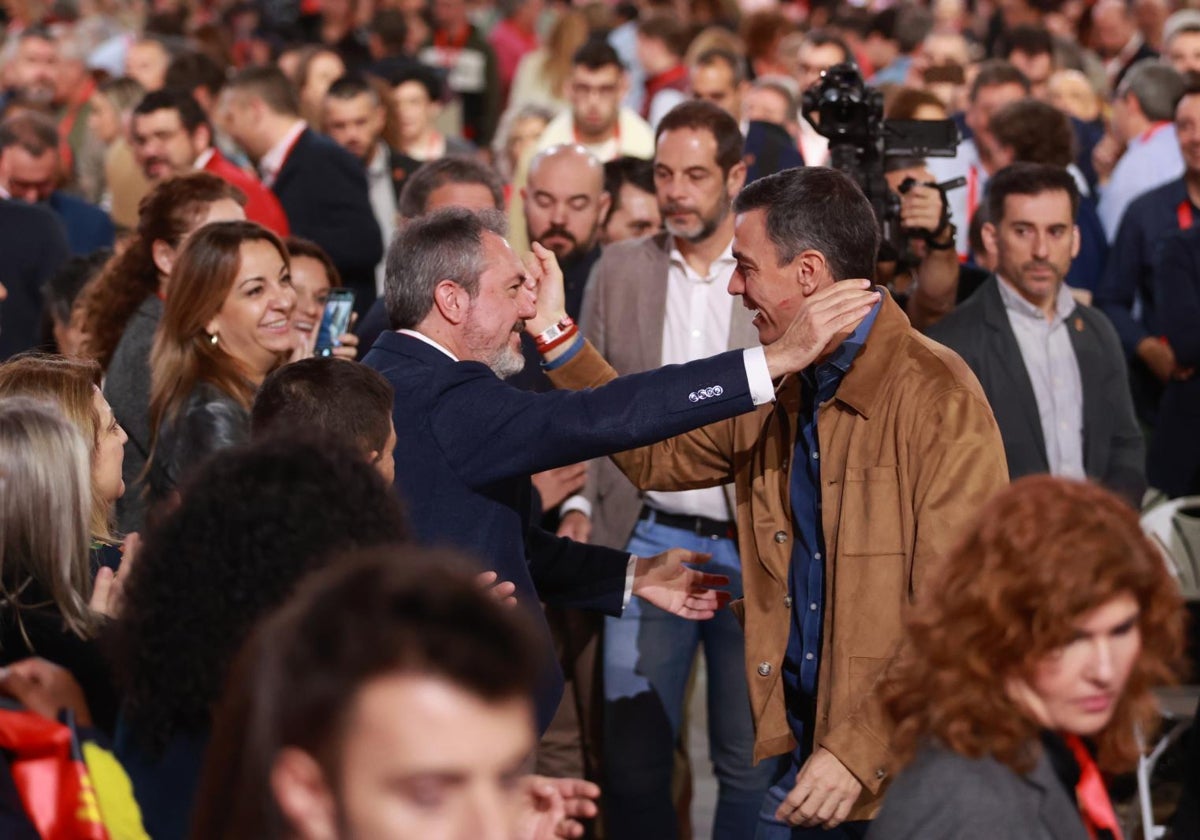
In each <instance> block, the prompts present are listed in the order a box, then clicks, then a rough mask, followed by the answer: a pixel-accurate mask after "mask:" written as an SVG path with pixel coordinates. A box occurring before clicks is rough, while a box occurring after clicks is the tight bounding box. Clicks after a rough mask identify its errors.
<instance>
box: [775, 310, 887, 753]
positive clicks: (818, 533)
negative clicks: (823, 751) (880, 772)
mask: <svg viewBox="0 0 1200 840" xmlns="http://www.w3.org/2000/svg"><path fill="white" fill-rule="evenodd" d="M878 314H879V304H878V303H877V304H875V308H874V309H872V310H871V312H870V314H868V315H867V317H866V318H864V319H863V321H862V323H860V324H859V325H858V327H857V328H856V329H855V330H854V332H853V333H851V334H850V336H849V337H848V338H847V339H846V340H845V341H843V342H842V344H841V346H839V347H838V348H837V349H836V350H835V351H834V352H833V355H831V356H830V357H829V358H828V359H827V360H825V361H824V362H822V363H821V364H819V365H816V366H815V367H810V368H808V369H807V370H805V371H804V372H803V373H802V374H801V377H802V378H803V380H804V382H803V388H801V402H800V417H799V421H798V422H799V427H798V429H797V432H796V451H795V454H794V456H793V458H792V475H791V507H792V524H793V533H794V534H795V539H794V540H793V542H792V563H791V567H790V571H789V574H788V594H789V597H790V598H791V604H792V627H791V632H790V633H789V635H788V645H787V653H786V655H785V656H784V660H783V687H784V699H785V701H786V705H787V717H788V724H789V725H790V726H791V728H792V734H793V735H795V737H796V743H797V745H798V746H797V758H803V757H804V756H805V755H806V754H807V753H808V752H810V751H811V749H812V744H811V739H812V719H813V701H814V700H815V698H816V696H817V670H818V668H819V666H820V664H821V628H822V625H823V623H824V617H825V535H824V532H823V531H822V528H821V458H820V456H821V451H820V441H819V440H818V439H817V409H818V408H819V407H820V406H821V404H822V403H825V402H828V401H829V400H831V399H833V395H834V394H836V393H837V389H838V386H839V385H840V384H841V383H842V377H843V376H845V375H846V371H848V370H850V365H851V364H853V363H854V359H855V357H856V356H858V351H859V350H861V349H862V346H863V344H864V343H865V342H866V340H867V336H868V335H869V334H870V332H871V327H872V326H873V325H874V324H875V316H876V315H878Z"/></svg>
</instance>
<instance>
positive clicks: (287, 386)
mask: <svg viewBox="0 0 1200 840" xmlns="http://www.w3.org/2000/svg"><path fill="white" fill-rule="evenodd" d="M392 396H393V395H392V386H391V385H389V384H388V382H387V380H386V379H384V378H383V376H382V375H380V374H379V373H378V372H377V371H375V370H372V369H371V368H369V367H367V366H366V365H363V364H359V363H358V362H352V361H349V360H348V359H336V358H319V357H314V358H311V359H303V360H301V361H298V362H292V363H291V364H289V365H284V366H283V367H281V368H278V369H277V370H276V371H275V372H274V373H272V374H271V375H270V376H268V377H267V378H266V379H264V380H263V384H262V387H260V388H259V389H258V394H257V395H255V397H254V407H253V408H252V409H251V411H250V431H251V434H252V435H253V436H254V437H255V438H258V439H264V438H269V437H273V436H277V435H280V434H287V433H296V432H303V433H311V434H314V435H320V436H322V437H331V438H334V439H336V440H340V441H342V442H343V443H345V444H346V445H348V446H353V447H355V448H356V449H358V450H360V451H361V452H362V453H363V457H364V458H365V457H366V456H367V455H368V454H370V453H371V452H383V450H384V448H385V447H386V446H387V440H388V437H389V436H390V434H391V428H392Z"/></svg>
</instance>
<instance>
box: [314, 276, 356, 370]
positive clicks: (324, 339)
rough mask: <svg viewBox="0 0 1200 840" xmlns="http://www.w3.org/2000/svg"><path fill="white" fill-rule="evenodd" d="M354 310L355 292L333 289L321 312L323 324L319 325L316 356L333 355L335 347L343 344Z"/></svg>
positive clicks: (315, 349) (315, 348)
mask: <svg viewBox="0 0 1200 840" xmlns="http://www.w3.org/2000/svg"><path fill="white" fill-rule="evenodd" d="M353 311H354V292H353V291H351V290H350V289H331V290H330V292H329V297H328V299H326V301H325V311H324V312H322V313H321V325H320V326H319V327H317V343H316V346H315V347H314V349H313V354H314V355H316V356H332V355H333V349H334V348H335V347H340V346H341V339H342V336H343V335H345V334H346V333H347V332H348V331H349V329H350V315H351V313H353Z"/></svg>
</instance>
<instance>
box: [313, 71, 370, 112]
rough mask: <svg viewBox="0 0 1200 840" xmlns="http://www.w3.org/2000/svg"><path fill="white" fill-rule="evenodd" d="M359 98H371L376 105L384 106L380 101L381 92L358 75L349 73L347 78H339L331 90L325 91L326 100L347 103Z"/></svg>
mask: <svg viewBox="0 0 1200 840" xmlns="http://www.w3.org/2000/svg"><path fill="white" fill-rule="evenodd" d="M359 96H369V97H370V98H371V102H372V103H373V104H375V105H382V104H383V103H382V102H381V101H380V99H379V91H377V90H376V89H375V87H374V86H373V85H372V84H371V83H370V82H369V81H367V79H366V77H365V76H360V75H359V74H357V73H348V74H346V75H345V76H339V77H338V78H336V79H334V80H333V83H332V84H331V85H330V86H329V90H327V91H325V98H326V99H337V100H339V101H342V102H345V101H348V100H350V99H354V98H356V97H359Z"/></svg>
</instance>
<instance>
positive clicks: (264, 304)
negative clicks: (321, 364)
mask: <svg viewBox="0 0 1200 840" xmlns="http://www.w3.org/2000/svg"><path fill="white" fill-rule="evenodd" d="M295 308H296V291H295V289H293V288H292V280H291V275H290V274H289V272H288V264H287V263H286V262H285V261H284V259H283V255H282V254H280V253H279V251H277V250H276V249H275V246H274V245H272V244H271V243H270V242H268V241H267V240H265V239H259V240H252V241H248V242H243V243H242V247H241V264H240V265H239V266H238V272H237V276H236V277H235V278H234V281H233V286H232V287H231V288H230V290H229V293H228V294H227V295H226V296H225V301H224V302H223V303H222V304H221V309H220V311H219V312H217V314H216V316H215V317H214V318H213V319H212V320H211V321H210V322H209V323H208V327H207V330H206V331H207V332H208V334H209V335H210V336H211V335H216V336H217V340H218V342H219V343H220V346H221V347H222V348H223V349H224V350H225V352H226V353H228V354H229V355H230V356H232V357H233V358H235V359H237V360H238V362H240V363H241V365H242V367H243V369H244V370H245V372H246V375H247V376H248V377H250V379H251V380H253V381H258V382H261V381H262V379H263V377H265V376H266V375H267V374H268V373H270V372H271V370H272V369H273V368H274V367H275V365H276V364H277V363H278V362H279V358H280V356H281V355H282V354H284V353H288V352H290V351H291V350H292V348H293V347H294V346H295V344H296V338H295V333H294V331H293V329H292V325H291V315H292V311H293V310H294V309H295Z"/></svg>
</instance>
